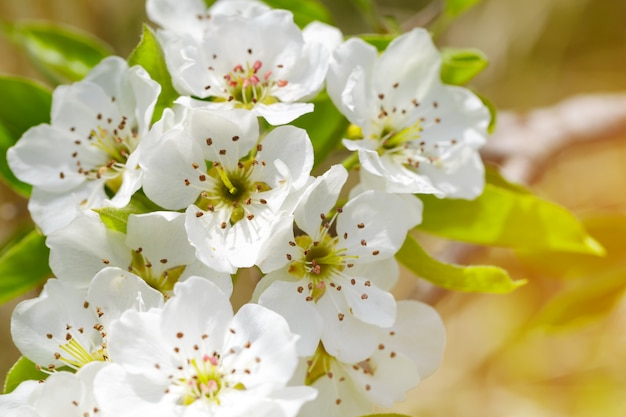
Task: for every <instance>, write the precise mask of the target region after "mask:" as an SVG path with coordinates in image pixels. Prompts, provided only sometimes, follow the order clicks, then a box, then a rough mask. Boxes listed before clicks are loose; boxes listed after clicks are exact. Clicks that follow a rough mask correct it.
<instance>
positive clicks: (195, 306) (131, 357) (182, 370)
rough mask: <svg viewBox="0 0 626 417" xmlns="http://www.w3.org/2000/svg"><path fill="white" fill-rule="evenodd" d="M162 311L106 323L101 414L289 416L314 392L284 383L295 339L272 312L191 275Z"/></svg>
mask: <svg viewBox="0 0 626 417" xmlns="http://www.w3.org/2000/svg"><path fill="white" fill-rule="evenodd" d="M174 294H175V295H174V297H172V298H171V299H169V300H168V301H167V302H166V304H165V306H164V308H163V309H162V310H156V309H155V310H151V311H149V312H144V313H138V312H133V311H129V312H128V313H127V314H124V315H123V316H122V317H121V319H120V320H119V321H117V322H115V324H113V326H112V328H111V331H110V333H109V342H110V343H109V353H110V355H111V359H112V361H113V362H114V364H112V365H111V366H110V367H107V369H105V370H103V371H102V372H101V373H100V374H99V375H98V378H97V379H96V381H95V387H96V396H97V399H98V400H99V402H100V404H102V408H103V411H105V412H107V413H110V414H111V415H114V416H118V417H126V416H128V417H131V416H132V417H135V416H154V417H157V416H158V417H165V416H201V415H210V416H214V417H222V416H229V417H235V416H250V415H255V416H258V417H264V416H272V417H290V416H294V415H295V414H296V413H297V411H298V409H299V408H300V406H301V405H302V403H303V402H305V401H308V400H311V399H312V398H313V397H314V396H315V391H314V390H313V389H310V388H308V387H289V388H287V387H286V384H287V382H288V381H289V379H290V378H291V377H292V374H293V371H294V369H295V367H296V365H297V360H298V359H297V356H296V351H295V336H294V335H293V334H291V333H290V331H289V328H288V326H287V323H286V322H285V321H284V319H282V317H280V316H279V315H278V314H276V313H273V312H272V311H270V310H267V309H265V308H263V307H261V306H259V305H254V304H247V305H244V306H243V307H242V308H241V309H240V310H239V311H238V312H237V314H236V315H235V316H234V317H233V314H232V308H231V305H230V302H229V301H228V298H227V297H226V295H225V294H223V293H221V292H220V290H219V289H218V288H217V287H215V285H214V284H212V283H210V282H209V281H206V280H203V279H199V278H195V277H191V278H190V279H189V280H187V281H185V282H183V283H179V284H177V285H176V286H175V288H174Z"/></svg>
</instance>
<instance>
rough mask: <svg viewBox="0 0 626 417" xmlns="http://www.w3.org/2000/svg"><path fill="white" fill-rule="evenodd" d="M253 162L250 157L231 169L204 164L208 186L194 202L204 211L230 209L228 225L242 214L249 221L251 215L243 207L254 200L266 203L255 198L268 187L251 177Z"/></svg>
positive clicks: (268, 188) (254, 163)
mask: <svg viewBox="0 0 626 417" xmlns="http://www.w3.org/2000/svg"><path fill="white" fill-rule="evenodd" d="M256 164H257V162H256V161H254V160H251V161H248V162H245V163H243V162H240V163H239V164H238V166H237V169H236V170H231V171H227V170H226V169H224V167H223V166H222V165H221V164H219V163H215V164H212V165H211V166H210V167H207V175H208V176H209V177H210V179H211V180H212V181H210V184H212V187H210V188H208V189H206V190H204V191H202V192H201V193H200V196H199V197H198V200H197V201H196V203H195V204H196V205H197V206H198V207H199V208H200V209H202V210H204V211H215V210H219V209H222V210H224V209H225V210H230V218H229V220H230V223H231V225H233V224H235V223H237V222H238V221H240V220H242V219H243V218H244V217H246V218H248V219H249V220H252V218H253V217H254V216H253V215H251V214H246V213H247V210H246V207H247V206H250V205H251V204H253V203H256V202H258V203H260V204H267V201H266V200H264V199H263V198H260V197H259V193H262V192H265V191H269V190H271V189H272V188H271V187H270V186H269V185H268V184H266V183H265V182H260V181H252V180H251V178H250V177H251V176H252V173H253V171H254V166H255V165H256ZM206 180H207V179H205V181H206ZM250 216H252V217H250Z"/></svg>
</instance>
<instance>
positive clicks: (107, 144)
mask: <svg viewBox="0 0 626 417" xmlns="http://www.w3.org/2000/svg"><path fill="white" fill-rule="evenodd" d="M97 118H98V121H99V122H98V125H97V127H96V128H95V129H93V130H92V131H91V132H90V133H89V136H88V137H87V140H88V141H89V144H90V145H91V146H93V147H95V148H97V149H98V150H99V151H100V152H101V155H103V160H105V161H106V162H104V163H100V164H99V165H98V164H96V165H95V166H92V167H91V168H88V167H85V166H83V165H82V162H81V160H80V159H79V158H80V157H79V155H78V152H74V153H73V154H72V157H74V158H77V160H76V165H77V166H78V172H79V173H80V174H83V175H85V176H86V177H87V179H89V180H96V179H101V178H105V179H106V186H107V188H108V190H109V191H111V192H112V193H113V194H114V193H116V192H117V190H119V188H120V186H121V184H122V173H123V172H124V169H125V168H126V161H127V160H128V156H129V155H130V154H131V153H132V152H133V151H134V150H135V148H136V147H137V142H138V140H137V130H136V128H135V127H133V126H131V125H130V124H129V123H128V118H127V117H126V116H122V119H121V121H120V122H119V123H118V124H117V126H115V125H114V124H113V120H112V119H110V118H109V119H106V123H107V125H106V127H103V123H101V122H100V121H101V120H102V119H103V117H102V115H101V114H98V117H97ZM75 143H76V145H81V143H82V141H80V140H77V141H75Z"/></svg>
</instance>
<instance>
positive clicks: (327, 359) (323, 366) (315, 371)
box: [304, 342, 335, 386]
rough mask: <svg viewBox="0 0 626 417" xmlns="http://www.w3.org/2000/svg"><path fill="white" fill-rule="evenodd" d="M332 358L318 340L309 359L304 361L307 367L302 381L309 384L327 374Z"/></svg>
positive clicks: (329, 370)
mask: <svg viewBox="0 0 626 417" xmlns="http://www.w3.org/2000/svg"><path fill="white" fill-rule="evenodd" d="M334 360H335V358H334V357H333V356H331V355H329V354H328V353H327V352H326V350H325V349H324V345H322V342H320V343H319V344H318V345H317V350H316V351H315V353H314V354H313V356H312V357H311V359H309V360H308V361H307V362H306V364H307V368H306V376H305V379H304V383H305V384H306V385H309V386H310V385H313V383H314V382H315V381H317V380H318V379H320V378H321V377H323V376H324V375H328V373H329V372H331V367H332V363H333V361H334Z"/></svg>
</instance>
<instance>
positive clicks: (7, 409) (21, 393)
mask: <svg viewBox="0 0 626 417" xmlns="http://www.w3.org/2000/svg"><path fill="white" fill-rule="evenodd" d="M106 366H107V364H105V363H103V362H97V363H95V362H94V363H90V364H88V365H85V366H84V367H82V368H81V369H80V370H79V371H78V372H77V373H75V374H73V373H70V372H56V373H53V374H51V375H50V376H49V377H48V378H47V379H46V380H45V382H42V383H39V382H37V381H25V382H23V383H22V384H20V385H19V386H18V387H17V388H16V390H15V391H14V392H13V393H11V394H7V395H0V415H3V416H6V417H57V416H59V417H60V416H63V417H85V416H103V415H102V413H100V412H99V406H98V404H97V402H96V400H95V398H94V395H93V380H94V378H95V376H96V375H97V373H98V372H99V371H100V370H101V369H103V368H104V367H106ZM7 400H8V401H7ZM103 417H104V416H103Z"/></svg>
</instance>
